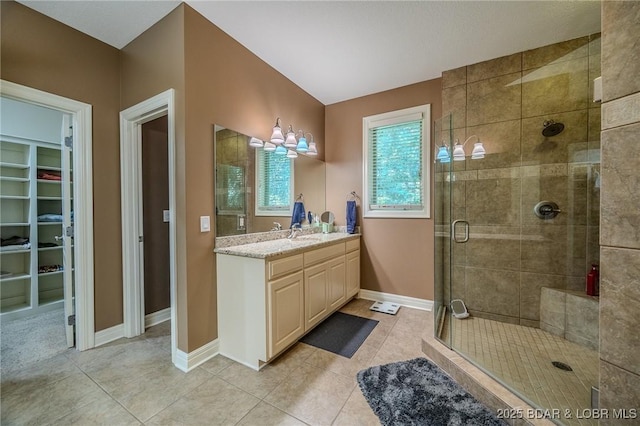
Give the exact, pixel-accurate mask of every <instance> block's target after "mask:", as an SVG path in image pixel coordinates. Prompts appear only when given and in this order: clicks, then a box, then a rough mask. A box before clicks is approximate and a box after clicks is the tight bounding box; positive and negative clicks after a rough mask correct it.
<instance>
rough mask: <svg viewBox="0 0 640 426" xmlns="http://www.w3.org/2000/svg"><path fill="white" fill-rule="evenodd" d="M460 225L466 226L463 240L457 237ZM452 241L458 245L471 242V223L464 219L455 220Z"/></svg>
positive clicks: (452, 225)
mask: <svg viewBox="0 0 640 426" xmlns="http://www.w3.org/2000/svg"><path fill="white" fill-rule="evenodd" d="M459 223H462V224H464V237H463V238H462V239H458V237H457V235H456V225H457V224H459ZM451 239H452V240H453V241H454V242H456V243H466V242H467V241H469V222H467V221H466V220H462V219H458V220H454V221H453V223H452V224H451Z"/></svg>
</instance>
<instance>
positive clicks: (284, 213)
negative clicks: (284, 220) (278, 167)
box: [254, 148, 295, 217]
mask: <svg viewBox="0 0 640 426" xmlns="http://www.w3.org/2000/svg"><path fill="white" fill-rule="evenodd" d="M255 151H256V153H255V188H256V191H255V200H254V201H255V203H254V205H255V208H254V211H255V215H256V216H278V217H291V214H292V213H293V197H294V195H293V194H294V188H293V184H294V171H295V166H294V161H293V159H292V158H287V159H288V160H289V167H290V169H289V206H288V209H287V210H284V209H273V210H271V209H261V208H260V202H259V201H260V185H261V184H263V183H264V182H261V176H262V175H261V169H260V157H259V156H260V152H262V153H263V154H264V155H267V156H270V155H278V154H275V153H273V152H265V151H264V149H262V148H259V149H256V150H255Z"/></svg>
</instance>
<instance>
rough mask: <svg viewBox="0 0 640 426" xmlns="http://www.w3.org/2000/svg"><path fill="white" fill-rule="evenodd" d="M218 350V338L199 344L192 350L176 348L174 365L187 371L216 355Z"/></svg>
mask: <svg viewBox="0 0 640 426" xmlns="http://www.w3.org/2000/svg"><path fill="white" fill-rule="evenodd" d="M219 351H220V342H219V341H218V339H216V340H214V341H212V342H209V343H207V344H206V345H204V346H200V347H199V348H198V349H196V350H195V351H193V352H189V353H186V352H183V351H181V350H180V349H177V350H176V361H175V363H174V365H175V366H176V367H177V368H179V369H180V370H182V371H184V372H185V373H188V372H189V371H191V370H193V369H194V368H196V367H197V366H199V365H200V364H202V363H204V362H206V361H208V360H210V359H211V358H213V357H214V356H216V355H218V352H219Z"/></svg>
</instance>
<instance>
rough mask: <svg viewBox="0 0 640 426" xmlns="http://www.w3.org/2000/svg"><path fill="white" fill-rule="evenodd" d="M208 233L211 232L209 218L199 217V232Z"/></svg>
mask: <svg viewBox="0 0 640 426" xmlns="http://www.w3.org/2000/svg"><path fill="white" fill-rule="evenodd" d="M209 231H211V217H210V216H200V232H209Z"/></svg>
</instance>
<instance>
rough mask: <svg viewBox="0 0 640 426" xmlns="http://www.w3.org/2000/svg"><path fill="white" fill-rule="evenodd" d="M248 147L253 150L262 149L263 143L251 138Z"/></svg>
mask: <svg viewBox="0 0 640 426" xmlns="http://www.w3.org/2000/svg"><path fill="white" fill-rule="evenodd" d="M249 146H252V147H254V148H262V146H263V143H262V141H261V140H260V139H258V138H251V139H249Z"/></svg>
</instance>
